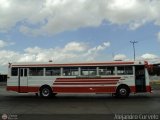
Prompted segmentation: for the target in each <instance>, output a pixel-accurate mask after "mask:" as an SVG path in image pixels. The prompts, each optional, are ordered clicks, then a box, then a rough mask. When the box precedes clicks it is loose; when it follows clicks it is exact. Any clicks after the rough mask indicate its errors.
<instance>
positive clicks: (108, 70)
mask: <svg viewBox="0 0 160 120" xmlns="http://www.w3.org/2000/svg"><path fill="white" fill-rule="evenodd" d="M99 75H115V69H114V66H107V67H106V66H103V67H99Z"/></svg>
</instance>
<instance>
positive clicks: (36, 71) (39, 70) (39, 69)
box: [29, 67, 43, 76]
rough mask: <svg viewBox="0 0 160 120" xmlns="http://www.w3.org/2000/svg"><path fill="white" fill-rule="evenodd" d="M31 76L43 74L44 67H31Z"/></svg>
mask: <svg viewBox="0 0 160 120" xmlns="http://www.w3.org/2000/svg"><path fill="white" fill-rule="evenodd" d="M29 75H30V76H43V68H42V67H33V68H29Z"/></svg>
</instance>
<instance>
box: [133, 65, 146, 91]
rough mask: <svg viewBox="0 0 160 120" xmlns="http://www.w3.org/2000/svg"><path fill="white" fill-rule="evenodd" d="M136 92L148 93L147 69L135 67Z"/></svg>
mask: <svg viewBox="0 0 160 120" xmlns="http://www.w3.org/2000/svg"><path fill="white" fill-rule="evenodd" d="M135 86H136V92H146V79H145V67H144V66H135Z"/></svg>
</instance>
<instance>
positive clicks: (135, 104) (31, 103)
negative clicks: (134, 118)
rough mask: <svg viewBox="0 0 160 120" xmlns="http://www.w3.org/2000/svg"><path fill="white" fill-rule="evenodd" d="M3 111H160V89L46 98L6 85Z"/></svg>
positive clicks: (0, 100)
mask: <svg viewBox="0 0 160 120" xmlns="http://www.w3.org/2000/svg"><path fill="white" fill-rule="evenodd" d="M2 113H7V114H13V115H17V114H18V115H31V114H32V115H33V116H34V115H40V114H41V115H45V114H49V115H62V114H64V115H72V116H73V115H79V116H80V117H82V119H83V115H89V116H92V115H95V114H96V115H99V114H103V115H106V114H119V113H128V114H131V113H132V114H134V113H135V114H137V113H138V114H140V113H145V114H147V113H152V114H160V91H158V90H157V91H153V93H152V94H136V95H134V94H132V95H131V96H130V97H129V98H127V99H117V98H114V97H112V96H111V95H105V94H102V95H101V94H96V95H95V94H93V95H92V94H89V95H86V94H83V95H75V94H69V95H64V94H59V95H57V96H56V97H55V98H51V99H42V98H40V97H36V96H35V95H34V94H19V93H14V92H6V90H5V88H4V87H2V86H0V114H2ZM81 115H82V116H81ZM71 118H74V117H71ZM88 118H90V117H88ZM94 118H95V117H94Z"/></svg>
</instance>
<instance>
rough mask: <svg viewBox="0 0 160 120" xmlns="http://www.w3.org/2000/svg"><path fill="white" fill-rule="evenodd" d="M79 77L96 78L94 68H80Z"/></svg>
mask: <svg viewBox="0 0 160 120" xmlns="http://www.w3.org/2000/svg"><path fill="white" fill-rule="evenodd" d="M81 75H82V76H96V75H97V69H96V67H91V66H89V67H81Z"/></svg>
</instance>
